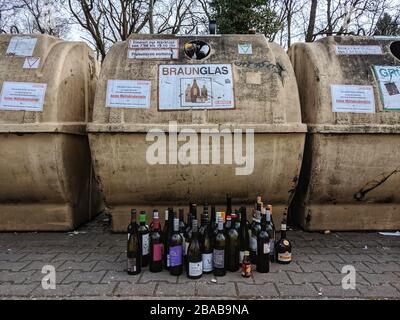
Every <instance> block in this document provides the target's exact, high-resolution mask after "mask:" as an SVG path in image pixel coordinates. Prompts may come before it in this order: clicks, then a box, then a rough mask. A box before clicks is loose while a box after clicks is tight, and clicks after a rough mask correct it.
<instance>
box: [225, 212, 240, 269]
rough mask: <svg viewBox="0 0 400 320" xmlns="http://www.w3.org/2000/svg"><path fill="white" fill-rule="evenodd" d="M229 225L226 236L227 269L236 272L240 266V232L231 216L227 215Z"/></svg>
mask: <svg viewBox="0 0 400 320" xmlns="http://www.w3.org/2000/svg"><path fill="white" fill-rule="evenodd" d="M226 224H227V226H229V230H228V233H227V237H226V269H227V270H228V271H231V272H236V271H238V270H239V268H240V264H239V234H238V232H237V231H236V229H235V226H234V225H233V223H232V221H231V217H230V216H228V217H227V223H226Z"/></svg>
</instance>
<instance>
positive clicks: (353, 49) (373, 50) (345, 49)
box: [335, 45, 383, 55]
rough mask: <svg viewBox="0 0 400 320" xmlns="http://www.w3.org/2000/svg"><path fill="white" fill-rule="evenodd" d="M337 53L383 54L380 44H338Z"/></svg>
mask: <svg viewBox="0 0 400 320" xmlns="http://www.w3.org/2000/svg"><path fill="white" fill-rule="evenodd" d="M335 51H336V54H337V55H381V54H383V52H382V48H381V47H380V46H352V45H336V46H335Z"/></svg>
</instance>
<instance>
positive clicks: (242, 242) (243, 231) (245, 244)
mask: <svg viewBox="0 0 400 320" xmlns="http://www.w3.org/2000/svg"><path fill="white" fill-rule="evenodd" d="M240 211H241V213H240V220H241V221H240V230H239V246H240V250H239V262H240V263H242V262H243V258H244V253H245V252H246V251H250V246H249V244H250V239H249V226H248V222H247V219H246V208H245V207H242V208H240ZM249 254H250V253H249Z"/></svg>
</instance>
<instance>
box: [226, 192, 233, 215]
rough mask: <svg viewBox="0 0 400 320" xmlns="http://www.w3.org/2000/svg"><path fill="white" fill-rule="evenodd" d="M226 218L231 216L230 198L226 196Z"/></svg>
mask: <svg viewBox="0 0 400 320" xmlns="http://www.w3.org/2000/svg"><path fill="white" fill-rule="evenodd" d="M225 214H226V215H227V216H230V215H231V214H232V198H231V197H230V196H229V195H228V194H227V195H226V212H225Z"/></svg>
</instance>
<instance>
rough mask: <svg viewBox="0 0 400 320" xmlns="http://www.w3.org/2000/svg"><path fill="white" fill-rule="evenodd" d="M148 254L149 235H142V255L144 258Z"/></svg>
mask: <svg viewBox="0 0 400 320" xmlns="http://www.w3.org/2000/svg"><path fill="white" fill-rule="evenodd" d="M149 252H150V234H148V233H147V234H143V235H142V255H144V256H146V255H148V254H149Z"/></svg>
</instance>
